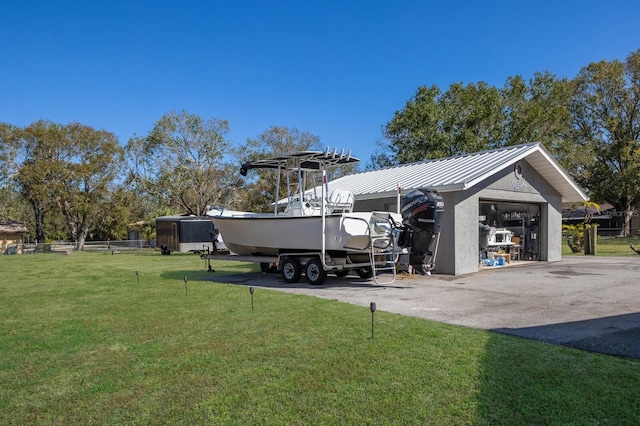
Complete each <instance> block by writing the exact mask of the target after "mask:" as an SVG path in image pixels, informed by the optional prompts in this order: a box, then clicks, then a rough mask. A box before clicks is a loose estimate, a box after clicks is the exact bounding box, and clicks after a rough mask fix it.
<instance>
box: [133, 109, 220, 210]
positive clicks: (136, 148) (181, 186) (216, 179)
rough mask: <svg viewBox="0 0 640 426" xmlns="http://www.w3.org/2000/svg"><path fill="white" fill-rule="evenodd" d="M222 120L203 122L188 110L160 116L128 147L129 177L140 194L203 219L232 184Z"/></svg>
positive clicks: (134, 138)
mask: <svg viewBox="0 0 640 426" xmlns="http://www.w3.org/2000/svg"><path fill="white" fill-rule="evenodd" d="M228 132H229V125H228V122H227V121H226V120H219V119H215V118H214V119H211V120H203V119H202V118H201V117H199V116H197V115H193V114H189V113H187V112H186V111H181V112H179V113H176V112H172V113H169V114H166V115H164V116H163V117H162V118H160V120H158V122H157V123H156V124H155V126H154V128H153V129H152V130H151V132H149V134H148V136H147V137H146V138H139V137H135V136H134V137H133V138H132V139H130V140H129V143H128V144H127V156H128V160H129V167H130V172H131V173H130V178H131V180H133V181H135V182H136V183H137V184H139V185H140V186H141V187H142V188H144V190H145V191H146V192H147V193H148V194H151V195H152V196H155V197H157V198H158V199H161V200H164V201H165V202H166V204H168V205H171V206H175V207H178V208H180V209H181V210H183V211H184V212H185V213H187V214H193V215H196V216H202V215H204V214H205V213H206V212H207V210H208V208H209V206H211V205H214V204H218V203H219V202H220V200H221V199H222V198H223V195H224V193H225V190H226V188H227V186H228V185H229V183H230V181H231V174H230V173H229V168H228V164H226V163H225V161H224V156H225V154H227V151H228V149H229V142H228V141H227V139H226V135H227V133H228Z"/></svg>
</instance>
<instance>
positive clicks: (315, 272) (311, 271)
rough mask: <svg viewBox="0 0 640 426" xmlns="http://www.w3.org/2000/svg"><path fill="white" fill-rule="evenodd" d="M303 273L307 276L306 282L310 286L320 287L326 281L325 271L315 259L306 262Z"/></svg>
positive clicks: (318, 260)
mask: <svg viewBox="0 0 640 426" xmlns="http://www.w3.org/2000/svg"><path fill="white" fill-rule="evenodd" d="M305 273H306V274H307V281H308V282H309V284H311V285H320V284H322V283H324V281H325V280H326V279H327V271H325V270H324V266H322V262H320V259H318V258H317V257H314V258H313V259H311V260H310V261H309V262H307V269H306V271H305Z"/></svg>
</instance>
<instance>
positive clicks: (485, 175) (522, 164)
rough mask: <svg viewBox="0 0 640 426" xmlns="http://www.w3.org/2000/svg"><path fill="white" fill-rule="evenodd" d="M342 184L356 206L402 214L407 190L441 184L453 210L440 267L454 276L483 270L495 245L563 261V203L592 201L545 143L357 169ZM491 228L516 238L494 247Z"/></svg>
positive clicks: (517, 254)
mask: <svg viewBox="0 0 640 426" xmlns="http://www.w3.org/2000/svg"><path fill="white" fill-rule="evenodd" d="M335 188H348V189H350V190H351V191H352V192H353V193H354V196H355V206H354V210H356V211H366V210H386V211H396V208H397V207H396V206H397V203H398V201H397V200H398V192H399V188H401V191H402V192H406V191H408V190H411V189H417V188H433V189H436V190H437V191H438V192H439V193H440V195H441V196H442V198H443V200H444V203H445V213H444V220H443V226H442V231H441V234H440V240H439V246H438V252H437V259H436V268H435V272H436V273H443V274H451V275H458V274H466V273H471V272H477V271H478V270H479V268H480V264H481V262H480V259H481V258H482V256H483V254H484V255H485V256H491V255H492V250H501V251H505V252H510V253H509V254H510V256H509V257H510V258H513V260H516V259H520V260H530V261H547V262H552V261H558V260H560V259H561V253H562V252H561V250H562V203H563V202H583V201H586V200H587V197H586V195H585V193H584V192H583V191H582V190H581V189H580V188H579V187H578V185H577V184H576V183H575V182H574V181H573V180H572V179H571V178H570V177H569V175H568V173H567V172H566V171H565V170H563V169H562V167H561V166H560V165H559V164H558V163H557V161H556V160H555V159H554V158H553V157H552V156H551V154H550V153H549V152H548V151H547V150H546V149H545V148H544V147H543V146H542V144H540V143H528V144H522V145H516V146H510V147H505V148H500V149H494V150H488V151H482V152H477V153H472V154H467V155H458V156H453V157H447V158H442V159H436V160H427V161H421V162H417V163H412V164H403V165H399V166H395V167H389V168H386V169H381V170H374V171H367V172H361V173H356V174H352V175H348V176H344V177H342V178H339V179H336V180H334V181H332V182H330V184H329V191H332V190H333V189H335ZM483 227H485V228H493V229H494V230H499V231H503V232H505V233H507V234H509V235H510V236H512V237H513V242H512V241H511V240H509V239H507V240H505V241H493V242H492V243H491V245H490V247H487V241H486V238H484V237H483V235H482V234H481V229H482V228H483ZM499 235H500V234H499ZM483 246H484V247H483ZM487 249H489V251H487ZM511 254H513V256H511ZM510 260H511V259H510Z"/></svg>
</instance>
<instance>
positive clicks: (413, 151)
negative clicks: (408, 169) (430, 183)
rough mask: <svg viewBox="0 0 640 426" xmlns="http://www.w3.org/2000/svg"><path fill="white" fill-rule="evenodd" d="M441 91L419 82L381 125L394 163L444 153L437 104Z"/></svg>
mask: <svg viewBox="0 0 640 426" xmlns="http://www.w3.org/2000/svg"><path fill="white" fill-rule="evenodd" d="M440 94H441V91H440V88H439V87H437V86H431V87H426V86H420V87H418V90H417V91H416V94H415V95H414V96H413V97H412V98H411V99H409V100H408V101H407V103H406V104H405V106H404V109H402V110H400V111H396V112H395V113H394V116H393V118H392V119H391V121H389V122H388V123H387V124H386V126H385V127H384V136H385V137H386V138H387V139H388V140H389V141H390V142H391V144H390V146H389V148H390V149H391V159H392V161H393V162H394V163H396V164H403V163H412V162H416V161H421V160H424V159H427V158H438V157H445V156H447V154H448V152H449V151H448V147H447V145H446V141H445V138H444V137H443V135H442V128H441V123H442V111H440V108H439V105H438V102H437V101H438V97H439V96H440Z"/></svg>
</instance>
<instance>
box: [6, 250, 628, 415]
mask: <svg viewBox="0 0 640 426" xmlns="http://www.w3.org/2000/svg"><path fill="white" fill-rule="evenodd" d="M215 267H216V270H217V271H218V272H216V274H211V273H208V272H206V270H205V269H206V268H205V265H204V262H203V261H202V260H200V258H199V257H198V256H197V255H193V254H184V255H181V254H172V255H171V256H161V255H160V254H158V253H153V252H148V253H139V254H119V255H112V254H111V253H73V254H72V255H69V256H67V255H63V254H58V253H50V254H35V255H22V256H0V270H1V271H2V282H1V283H0V328H1V330H2V333H1V335H0V424H60V425H63V424H64V425H69V424H237V425H247V424H273V425H285V424H287V425H303V424H313V425H315V424H336V425H337V424H354V425H362V424H397V425H409V424H420V425H423V424H434V425H447V424H455V425H460V424H477V425H482V424H492V425H493V424H509V425H511V424H612V425H613V424H615V425H619V424H640V362H638V361H636V360H630V359H624V358H617V357H611V356H606V355H599V354H594V353H590V352H584V351H579V350H575V349H570V348H565V347H560V346H555V345H550V344H545V343H541V342H536V341H531V340H525V339H519V338H515V337H511V336H506V335H502V334H497V333H492V332H485V331H479V330H472V329H468V328H464V327H457V326H451V325H446V324H440V323H435V322H430V321H425V320H421V319H417V318H407V317H402V316H399V315H395V314H391V313H387V312H384V311H380V310H379V311H377V312H376V313H375V337H374V338H373V339H372V338H371V319H372V316H371V313H370V312H369V309H368V308H363V307H358V306H352V305H348V304H344V303H340V302H336V301H331V300H324V299H319V298H314V297H309V296H299V295H290V294H285V293H281V292H278V291H274V290H265V289H260V288H258V289H256V291H255V294H254V309H253V310H252V305H251V296H250V294H249V291H248V289H247V287H246V286H242V285H229V284H220V283H216V282H215V281H207V280H201V278H204V277H215V276H217V275H219V274H228V273H243V272H246V271H249V270H257V268H256V266H255V265H251V264H240V263H226V264H224V263H223V264H221V263H216V265H215ZM136 271H138V272H139V275H136ZM185 276H186V277H187V288H186V289H185V282H184V277H185ZM138 278H139V283H138ZM355 291H357V290H355ZM378 302H381V301H378ZM378 305H379V306H380V305H381V303H378Z"/></svg>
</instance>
